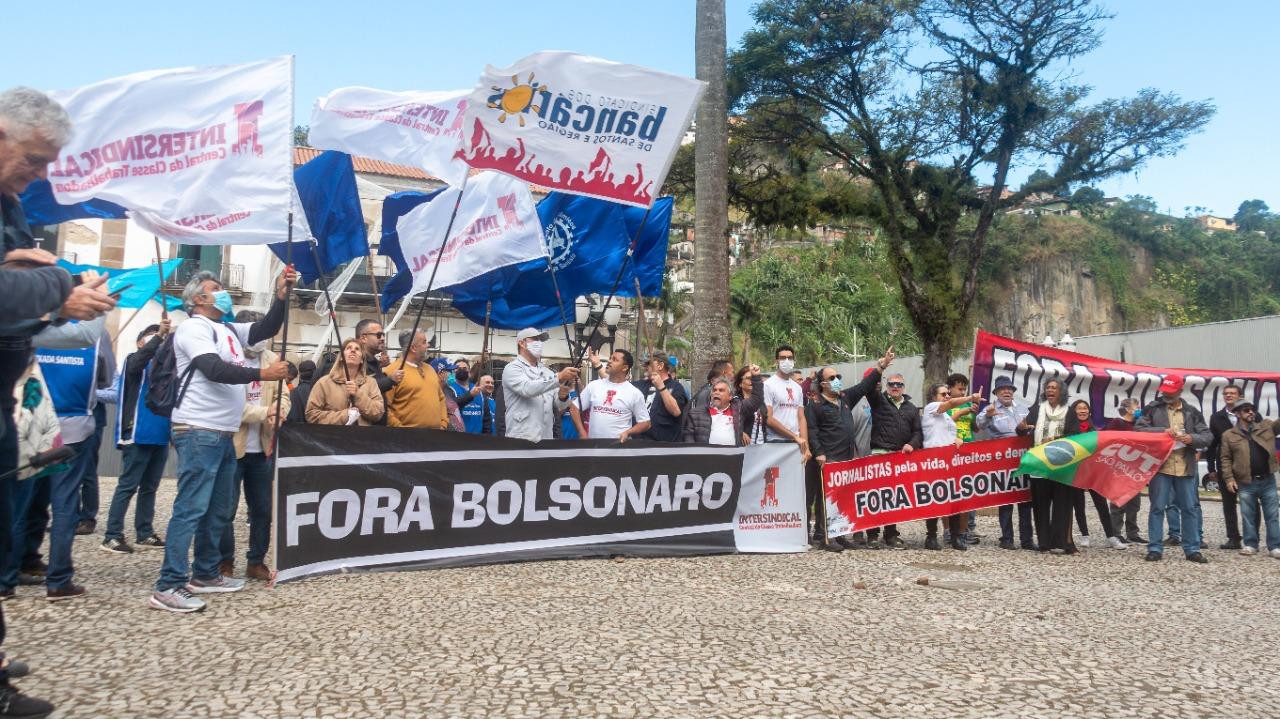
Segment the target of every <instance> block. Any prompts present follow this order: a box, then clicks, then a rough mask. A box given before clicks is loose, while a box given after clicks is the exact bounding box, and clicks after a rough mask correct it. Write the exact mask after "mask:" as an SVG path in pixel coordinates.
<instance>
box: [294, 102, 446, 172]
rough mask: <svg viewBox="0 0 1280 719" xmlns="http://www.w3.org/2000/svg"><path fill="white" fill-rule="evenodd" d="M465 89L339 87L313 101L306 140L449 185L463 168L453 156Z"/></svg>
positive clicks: (323, 148) (314, 144)
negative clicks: (421, 173)
mask: <svg viewBox="0 0 1280 719" xmlns="http://www.w3.org/2000/svg"><path fill="white" fill-rule="evenodd" d="M469 94H470V92H469V91H467V90H454V91H452V92H415V91H410V92H389V91H387V90H375V89H372V88H368V87H343V88H339V89H337V90H334V91H333V92H331V93H329V94H328V95H327V96H325V97H322V98H320V99H319V100H316V106H315V109H314V110H312V112H311V128H310V130H308V132H307V142H309V143H310V144H311V146H312V147H317V148H320V149H322V150H339V151H341V152H345V153H348V154H351V155H363V156H365V157H372V158H374V159H375V160H385V161H386V162H394V163H397V164H401V165H408V166H410V167H418V168H421V169H423V170H425V171H426V172H427V174H430V175H433V176H435V177H438V178H440V179H441V180H444V181H445V182H446V183H448V184H449V185H458V184H461V182H462V179H463V178H464V177H466V176H467V166H466V164H465V163H463V162H462V161H461V160H458V159H456V158H455V157H454V155H455V154H456V153H457V151H458V149H459V148H460V147H461V145H462V110H463V109H464V108H465V107H466V106H467V103H466V99H467V95H469Z"/></svg>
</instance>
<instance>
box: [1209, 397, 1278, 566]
mask: <svg viewBox="0 0 1280 719" xmlns="http://www.w3.org/2000/svg"><path fill="white" fill-rule="evenodd" d="M1231 409H1232V412H1233V413H1234V414H1235V415H1236V420H1237V421H1236V426H1235V427H1233V428H1231V429H1229V430H1227V431H1226V432H1224V433H1223V435H1222V442H1221V444H1222V449H1221V452H1220V456H1219V458H1218V459H1219V463H1220V465H1219V466H1220V467H1221V473H1222V482H1223V484H1224V485H1225V486H1226V487H1229V488H1230V489H1231V492H1232V493H1233V494H1235V493H1239V495H1240V518H1241V519H1243V520H1244V545H1243V546H1242V547H1241V548H1240V553H1241V554H1243V555H1244V556H1246V557H1249V556H1253V555H1254V554H1256V553H1257V552H1258V539H1259V537H1258V505H1259V504H1261V505H1262V519H1263V521H1265V522H1266V524H1267V553H1268V554H1270V555H1271V556H1272V557H1274V558H1276V559H1280V511H1277V505H1280V500H1277V498H1276V497H1277V495H1276V470H1277V469H1280V466H1278V465H1280V463H1277V462H1276V432H1277V431H1278V430H1280V420H1268V419H1262V418H1260V417H1258V416H1257V412H1256V411H1255V409H1254V406H1253V403H1252V402H1250V401H1249V400H1247V399H1242V400H1238V401H1237V402H1236V403H1235V404H1234V405H1233V406H1232V408H1231Z"/></svg>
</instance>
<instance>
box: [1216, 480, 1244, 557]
mask: <svg viewBox="0 0 1280 719" xmlns="http://www.w3.org/2000/svg"><path fill="white" fill-rule="evenodd" d="M1219 482H1220V484H1219V485H1218V491H1219V492H1221V493H1222V520H1223V521H1224V522H1226V524H1227V539H1229V540H1230V541H1232V542H1239V541H1240V513H1239V512H1237V511H1236V508H1237V506H1238V504H1239V500H1238V499H1237V498H1236V497H1237V495H1236V493H1235V492H1232V491H1231V490H1229V489H1227V486H1226V482H1223V481H1222V480H1219Z"/></svg>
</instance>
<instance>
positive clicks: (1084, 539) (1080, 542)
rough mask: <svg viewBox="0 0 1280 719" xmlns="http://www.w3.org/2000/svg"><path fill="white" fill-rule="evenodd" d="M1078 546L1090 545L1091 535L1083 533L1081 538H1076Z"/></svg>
mask: <svg viewBox="0 0 1280 719" xmlns="http://www.w3.org/2000/svg"><path fill="white" fill-rule="evenodd" d="M1076 546H1077V547H1088V546H1089V535H1087V534H1082V535H1080V538H1079V539H1077V540H1076Z"/></svg>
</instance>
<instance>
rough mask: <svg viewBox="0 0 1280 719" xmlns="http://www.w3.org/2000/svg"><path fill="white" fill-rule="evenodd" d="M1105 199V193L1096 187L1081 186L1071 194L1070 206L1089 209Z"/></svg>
mask: <svg viewBox="0 0 1280 719" xmlns="http://www.w3.org/2000/svg"><path fill="white" fill-rule="evenodd" d="M1105 199H1107V196H1106V194H1105V193H1103V191H1102V190H1099V189H1098V188H1096V187H1087V186H1086V187H1081V188H1080V189H1078V190H1076V191H1075V192H1074V193H1072V195H1071V206H1072V207H1073V208H1075V209H1077V210H1090V209H1093V208H1096V207H1097V206H1098V205H1101V204H1102V201H1103V200H1105Z"/></svg>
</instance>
